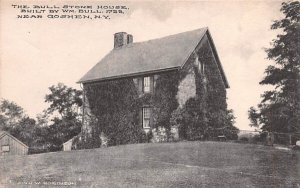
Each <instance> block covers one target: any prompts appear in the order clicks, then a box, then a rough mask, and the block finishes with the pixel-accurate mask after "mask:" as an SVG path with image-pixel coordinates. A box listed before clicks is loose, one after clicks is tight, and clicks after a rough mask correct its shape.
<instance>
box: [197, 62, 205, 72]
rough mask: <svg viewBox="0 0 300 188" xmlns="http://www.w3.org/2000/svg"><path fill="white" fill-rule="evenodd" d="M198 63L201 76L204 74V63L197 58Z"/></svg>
mask: <svg viewBox="0 0 300 188" xmlns="http://www.w3.org/2000/svg"><path fill="white" fill-rule="evenodd" d="M197 61H198V69H199V72H200V73H201V74H204V63H203V62H201V61H200V60H199V59H198V58H197Z"/></svg>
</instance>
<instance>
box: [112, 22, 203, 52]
mask: <svg viewBox="0 0 300 188" xmlns="http://www.w3.org/2000/svg"><path fill="white" fill-rule="evenodd" d="M200 30H204V31H207V30H208V27H202V28H198V29H194V30H190V31H184V32H181V33H174V34H171V35H166V36H163V37H159V38H153V39H149V40H144V41H139V42H133V43H130V44H126V45H123V46H120V47H118V48H113V49H112V50H111V51H114V50H121V49H124V48H131V47H134V46H136V45H139V44H142V43H147V42H153V41H156V40H162V39H167V38H171V37H176V36H178V35H182V34H187V33H192V32H196V31H200Z"/></svg>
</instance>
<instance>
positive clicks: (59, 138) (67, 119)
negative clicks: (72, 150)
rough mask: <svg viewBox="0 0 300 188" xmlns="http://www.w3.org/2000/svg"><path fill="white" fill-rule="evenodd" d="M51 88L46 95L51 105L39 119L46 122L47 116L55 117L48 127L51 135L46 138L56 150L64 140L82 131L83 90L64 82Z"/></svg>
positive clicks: (46, 99) (46, 100)
mask: <svg viewBox="0 0 300 188" xmlns="http://www.w3.org/2000/svg"><path fill="white" fill-rule="evenodd" d="M49 90H50V93H49V94H47V95H46V96H45V102H47V103H49V104H50V106H49V107H48V108H47V110H45V112H44V113H45V114H44V115H42V116H40V117H39V119H38V120H39V121H40V123H45V121H47V119H45V117H46V118H50V117H53V118H52V119H51V122H50V125H48V128H47V132H48V135H49V136H46V140H47V142H48V143H50V144H51V145H52V147H53V149H54V150H58V149H60V147H61V145H62V144H63V143H64V142H66V141H67V140H69V139H71V138H73V137H74V136H76V135H78V134H79V133H80V131H81V125H82V123H81V111H80V108H81V106H82V91H80V90H77V89H74V88H71V87H68V86H66V85H64V84H63V83H58V84H57V85H52V86H50V87H49ZM57 114H59V116H57ZM43 116H44V117H43Z"/></svg>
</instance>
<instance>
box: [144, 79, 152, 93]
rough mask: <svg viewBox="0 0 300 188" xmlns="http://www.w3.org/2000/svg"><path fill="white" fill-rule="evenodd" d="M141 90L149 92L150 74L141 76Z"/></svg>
mask: <svg viewBox="0 0 300 188" xmlns="http://www.w3.org/2000/svg"><path fill="white" fill-rule="evenodd" d="M143 92H144V93H150V92H151V78H150V76H145V77H143Z"/></svg>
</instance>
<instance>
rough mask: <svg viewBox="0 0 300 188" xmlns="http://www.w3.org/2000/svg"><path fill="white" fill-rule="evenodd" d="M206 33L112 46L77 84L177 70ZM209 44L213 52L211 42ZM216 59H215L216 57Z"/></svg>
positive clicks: (201, 30)
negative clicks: (117, 46) (118, 46)
mask: <svg viewBox="0 0 300 188" xmlns="http://www.w3.org/2000/svg"><path fill="white" fill-rule="evenodd" d="M206 33H208V34H209V32H208V28H207V27H205V28H201V29H197V30H193V31H188V32H184V33H179V34H175V35H170V36H167V37H163V38H159V39H153V40H149V41H145V42H137V43H132V44H128V45H125V46H122V47H120V48H115V49H113V50H111V51H110V52H109V53H108V54H107V55H106V56H105V57H104V58H103V59H102V60H101V61H100V62H98V63H97V64H96V65H95V66H94V67H93V68H92V69H91V70H89V71H88V72H87V73H86V74H85V75H84V76H83V77H82V78H81V79H80V80H79V81H78V83H87V82H95V81H100V80H108V79H114V78H120V77H127V76H135V75H142V74H147V73H155V72H160V71H166V70H173V69H180V68H181V67H182V66H183V65H184V63H185V62H186V61H187V59H188V58H189V56H190V55H191V54H192V52H193V51H194V50H195V48H196V47H197V45H198V44H199V42H200V41H201V39H202V38H203V37H204V35H205V34H206ZM210 38H211V37H209V39H210ZM210 40H211V39H210ZM211 43H212V46H213V51H214V53H216V50H215V47H214V45H213V42H212V41H211ZM215 55H216V56H217V54H215ZM216 60H217V61H219V59H218V57H217V58H216ZM217 63H218V64H219V68H220V69H221V74H222V77H223V81H224V83H225V86H226V87H228V83H227V80H226V77H225V74H224V72H223V69H222V66H221V63H220V62H217Z"/></svg>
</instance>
